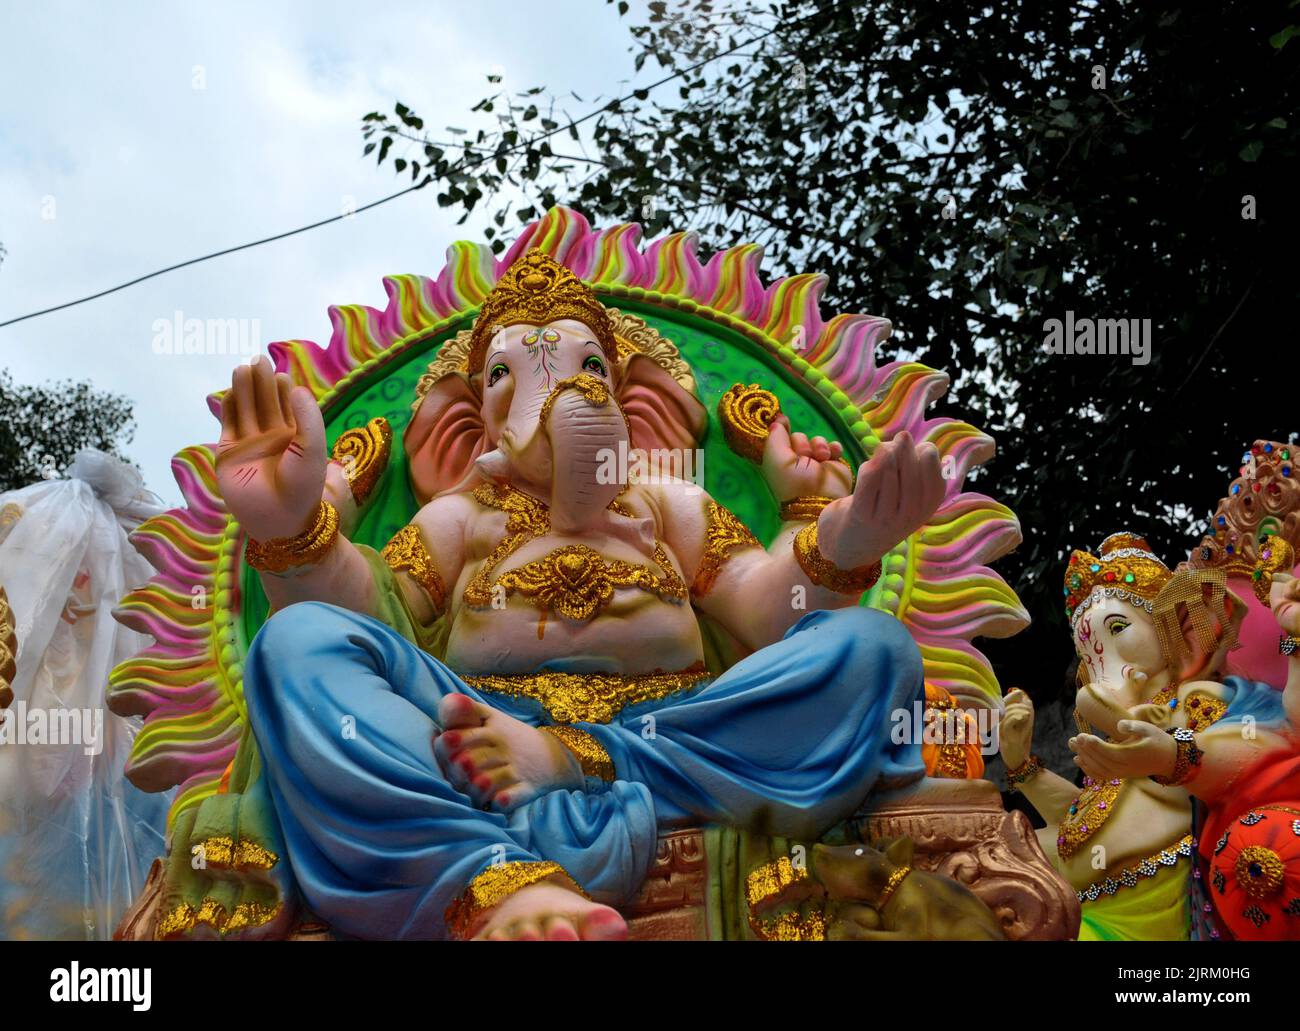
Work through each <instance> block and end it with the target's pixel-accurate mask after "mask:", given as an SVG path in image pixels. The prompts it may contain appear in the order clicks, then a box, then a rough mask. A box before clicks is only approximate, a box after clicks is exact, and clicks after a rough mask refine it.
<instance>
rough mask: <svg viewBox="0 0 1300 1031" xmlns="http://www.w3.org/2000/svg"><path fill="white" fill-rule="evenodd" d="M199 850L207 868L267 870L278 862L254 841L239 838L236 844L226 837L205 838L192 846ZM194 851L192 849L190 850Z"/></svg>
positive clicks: (274, 856) (277, 857) (275, 857)
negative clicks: (231, 867)
mask: <svg viewBox="0 0 1300 1031" xmlns="http://www.w3.org/2000/svg"><path fill="white" fill-rule="evenodd" d="M194 848H195V849H200V850H202V851H201V855H202V856H203V861H204V863H206V864H207V865H208V866H219V867H230V866H233V867H234V868H235V869H238V870H247V869H257V870H269V869H271V867H273V866H275V864H276V863H278V862H279V861H280V857H279V856H277V855H276V854H275V853H274V852H272V851H271V850H270V849H268V848H263V847H262V846H261V845H259V844H257V842H255V841H249V840H248V839H247V838H240V839H239V841H238V842H237V843H236V842H234V841H232V840H231V839H230V838H229V837H227V836H226V835H219V836H217V837H212V838H205V839H204V840H203V841H201V842H199V843H198V845H196V846H194ZM191 851H194V849H191Z"/></svg>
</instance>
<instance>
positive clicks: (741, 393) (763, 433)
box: [718, 383, 781, 465]
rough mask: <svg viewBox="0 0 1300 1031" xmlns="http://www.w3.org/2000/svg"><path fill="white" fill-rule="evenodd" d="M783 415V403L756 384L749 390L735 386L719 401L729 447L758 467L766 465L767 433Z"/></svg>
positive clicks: (750, 386) (720, 418) (720, 415)
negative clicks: (777, 418) (764, 454)
mask: <svg viewBox="0 0 1300 1031" xmlns="http://www.w3.org/2000/svg"><path fill="white" fill-rule="evenodd" d="M780 414H781V402H780V401H779V400H777V396H776V395H775V394H774V393H772V392H771V391H770V390H764V389H762V388H761V387H760V386H759V385H758V384H757V383H751V384H750V385H749V386H745V385H744V384H743V383H735V384H732V387H731V389H730V390H728V391H727V392H726V393H725V394H723V395H722V397H721V398H719V399H718V419H719V421H720V422H721V423H722V436H723V438H724V439H725V440H726V442H727V446H728V447H730V448H731V450H732V451H734V452H735V453H736V454H738V455H740V457H741V458H746V459H748V460H749V461H751V462H753V463H754V464H755V465H761V464H762V462H763V449H764V448H765V447H766V446H767V436H768V433H770V432H771V428H772V423H773V421H774V420H775V419H776V417H777V416H778V415H780Z"/></svg>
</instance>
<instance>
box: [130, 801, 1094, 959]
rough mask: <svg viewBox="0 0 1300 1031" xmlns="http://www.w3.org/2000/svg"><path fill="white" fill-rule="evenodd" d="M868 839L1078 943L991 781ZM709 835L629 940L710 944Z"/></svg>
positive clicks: (147, 912) (319, 929)
mask: <svg viewBox="0 0 1300 1031" xmlns="http://www.w3.org/2000/svg"><path fill="white" fill-rule="evenodd" d="M852 825H853V826H854V827H855V829H856V831H857V833H858V835H859V836H860V837H861V838H862V839H863V840H874V839H879V838H894V837H899V836H901V835H904V834H905V835H907V836H908V837H910V838H911V839H912V840H913V842H915V844H916V855H915V858H914V859H913V863H914V865H915V866H917V867H918V868H920V869H923V870H930V871H934V872H936V873H939V874H942V875H943V876H945V877H952V878H953V879H954V880H958V881H961V882H962V883H963V884H965V885H967V886H968V887H969V888H970V889H971V890H972V891H974V892H975V894H976V895H978V896H979V897H980V898H981V899H982V900H983V901H984V903H985V904H986V905H987V906H988V907H989V908H990V909H991V910H992V911H993V912H994V914H995V915H996V916H997V917H998V919H999V920H1000V921H1001V923H1002V928H1003V930H1004V931H1005V932H1006V936H1007V938H1008V939H1009V940H1011V941H1052V940H1058V941H1059V940H1062V939H1071V938H1074V937H1076V936H1077V935H1078V933H1079V902H1078V899H1077V898H1076V896H1075V893H1074V890H1073V889H1072V888H1071V887H1070V886H1069V884H1067V883H1066V882H1065V880H1064V879H1063V878H1062V877H1061V876H1060V875H1059V874H1057V872H1056V871H1055V870H1054V869H1053V868H1052V865H1051V863H1049V862H1048V860H1047V856H1046V855H1044V853H1043V850H1042V848H1041V847H1040V846H1039V844H1038V839H1037V837H1036V836H1035V834H1034V831H1033V828H1032V827H1031V826H1030V823H1029V820H1028V819H1027V818H1026V817H1025V815H1024V813H1019V812H1010V813H1009V812H1007V811H1006V810H1005V809H1003V808H1002V798H1001V796H1000V795H999V794H998V790H997V788H995V787H994V786H993V784H992V783H990V782H989V781H986V780H940V779H930V778H927V779H925V780H923V781H920V782H919V783H918V784H915V785H913V786H912V787H910V788H907V789H904V790H903V791H899V792H894V793H891V794H888V795H884V796H881V797H880V798H878V799H877V800H876V801H875V802H874V803H873V804H872V806H871V807H870V809H868V810H866V811H865V812H863V813H862V814H860V815H859V816H858V817H856V818H855V819H854V820H853V821H852ZM708 871H709V866H708V857H707V856H706V855H705V851H704V833H703V832H702V831H700V830H696V829H691V830H682V831H674V832H672V833H669V834H664V835H662V836H661V837H660V838H659V850H658V854H657V855H656V856H655V861H654V865H653V866H652V867H651V870H650V874H649V876H647V877H646V879H645V883H644V884H643V885H642V886H641V891H640V892H639V893H638V895H637V898H636V899H635V901H633V902H632V903H631V904H630V905H628V906H625V907H624V908H623V915H624V916H625V917H627V921H628V937H629V938H631V939H633V940H636V941H650V940H655V941H701V940H704V939H707V938H708V937H709V928H708V920H707V915H706V905H705V903H706V892H707V886H708V876H709V873H708ZM162 875H163V864H162V860H161V859H159V860H155V861H154V865H153V868H152V869H151V870H150V871H149V879H148V881H146V883H145V886H144V890H143V891H142V892H141V893H140V897H139V898H138V899H137V900H136V901H135V904H134V905H132V907H131V908H130V909H129V910H128V911H127V913H126V915H125V916H124V917H123V918H122V922H121V924H119V925H118V928H117V931H116V933H114V935H113V937H114V938H115V939H116V940H119V941H152V940H153V937H154V929H155V927H156V926H157V922H158V908H159V903H160V899H161V892H162V880H163V876H162ZM288 937H289V939H290V940H293V941H328V940H330V937H331V936H330V934H329V930H328V928H326V927H325V926H324V925H323V924H321V923H319V922H315V921H313V922H311V923H303V924H301V925H300V926H298V927H296V928H295V929H294V931H293V932H292V933H291V934H290V935H288Z"/></svg>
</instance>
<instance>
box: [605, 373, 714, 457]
mask: <svg viewBox="0 0 1300 1031" xmlns="http://www.w3.org/2000/svg"><path fill="white" fill-rule="evenodd" d="M618 403H619V405H620V406H621V407H622V409H623V412H624V414H626V415H627V421H628V423H629V424H630V426H631V428H632V447H634V448H644V449H646V450H651V449H655V448H674V449H676V450H679V451H685V450H687V449H689V448H693V447H695V445H696V444H697V443H699V440H700V438H701V437H702V436H703V435H704V429H705V427H706V426H707V425H708V422H709V413H708V410H707V409H706V408H705V407H704V405H702V404H700V402H699V400H697V399H696V398H695V397H694V396H693V395H692V394H691V393H690V392H689V391H687V390H686V388H684V387H683V386H682V385H681V384H680V383H678V382H677V380H675V379H673V377H672V375H671V374H670V373H669V372H668V371H667V370H666V369H665V368H664V367H663V366H662V365H660V364H659V363H658V362H656V361H655V360H654V359H652V358H647V357H646V356H645V355H643V354H632V355H629V356H628V358H627V359H626V360H625V361H624V362H623V365H622V369H621V375H620V379H619V388H618Z"/></svg>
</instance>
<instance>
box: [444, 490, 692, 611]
mask: <svg viewBox="0 0 1300 1031" xmlns="http://www.w3.org/2000/svg"><path fill="white" fill-rule="evenodd" d="M474 500H475V501H477V502H478V503H479V504H480V505H483V506H485V507H487V508H495V509H497V510H498V511H501V512H505V513H506V535H505V537H503V538H502V539H501V540H500V541H499V542H498V543H497V546H496V547H495V548H493V549H492V553H491V554H490V555H488V557H487V558H486V559H485V560H484V562H483V565H482V566H480V567H479V570H478V572H477V573H475V574H474V576H473V577H471V578H470V581H469V583H468V584H466V585H465V594H464V599H465V604H467V605H469V606H470V607H472V608H487V607H488V606H489V605H491V604H492V591H493V588H494V586H498V585H499V586H501V587H504V588H505V589H506V591H507V592H510V591H518V592H519V593H520V594H523V595H524V596H526V597H529V598H536V599H538V600H537V601H534V604H536V605H537V606H538V608H543V609H549V608H555V610H556V611H557V612H560V613H561V614H563V615H569V613H570V612H577V613H582V612H586V613H587V615H575V616H569V618H571V619H578V620H582V619H589V618H590V617H591V615H592V614H594V613H595V612H596V611H597V610H598V609H599V608H603V607H604V605H605V604H607V603H608V601H609V599H610V598H611V597H612V596H613V588H614V587H622V586H629V587H632V586H635V587H641V588H642V589H643V590H648V591H653V592H655V593H657V594H659V595H661V596H663V597H665V598H671V599H674V600H679V601H684V600H685V599H686V597H687V592H686V585H685V584H684V583H683V582H682V580H681V577H679V576H678V575H677V570H676V569H675V568H673V565H672V562H671V561H669V559H668V555H667V553H666V552H665V551H664V549H663V545H661V544H660V543H659V542H657V541H656V542H655V562H656V563H657V564H658V565H659V567H660V569H662V570H663V575H662V576H655V574H654V573H652V572H651V571H650V570H649V569H647V568H646V567H645V566H639V565H634V564H633V563H630V562H623V561H621V560H620V561H617V562H612V563H611V562H606V561H605V560H604V559H603V558H602V557H601V556H600V554H599V553H598V552H596V551H594V550H592V549H591V548H588V547H587V546H586V545H584V544H573V545H569V546H567V547H564V548H559V549H557V550H555V551H553V552H551V553H550V554H549V555H546V556H544V557H542V558H540V559H536V560H534V561H533V562H529V563H528V564H527V565H524V566H521V567H520V568H519V569H514V570H511V571H510V572H508V573H504V574H502V576H501V577H500V578H499V579H498V580H497V581H496V583H495V584H494V583H493V581H492V573H493V572H494V571H495V570H496V568H497V566H499V565H500V564H501V563H502V562H504V561H505V560H506V559H507V558H509V557H510V556H511V555H512V554H514V553H515V552H516V551H518V550H519V548H520V547H522V546H523V545H524V544H525V543H527V542H528V541H530V540H533V539H534V538H536V537H542V536H545V535H546V534H548V533H550V530H551V517H550V513H549V512H548V511H547V508H546V506H545V505H544V504H542V502H540V501H538V500H537V499H536V498H534V497H531V496H530V495H528V494H525V493H524V492H523V491H520V490H516V489H515V488H514V487H510V486H508V485H502V484H495V483H485V484H483V485H481V486H479V487H477V488H475V490H474ZM609 507H610V509H611V510H613V511H615V512H619V513H620V514H623V515H626V514H628V512H627V510H626V509H625V508H624V507H623V506H622V505H620V504H619V502H618V500H617V499H615V500H614V501H612V502H610V505H609ZM606 591H608V596H606ZM602 599H603V600H602ZM552 602H555V604H552ZM561 606H562V607H561ZM589 606H590V611H588V608H589Z"/></svg>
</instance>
